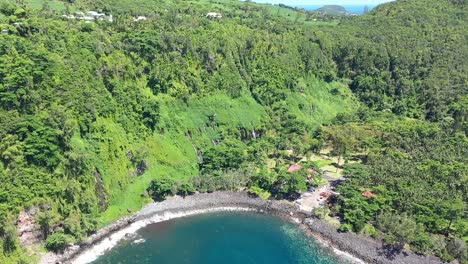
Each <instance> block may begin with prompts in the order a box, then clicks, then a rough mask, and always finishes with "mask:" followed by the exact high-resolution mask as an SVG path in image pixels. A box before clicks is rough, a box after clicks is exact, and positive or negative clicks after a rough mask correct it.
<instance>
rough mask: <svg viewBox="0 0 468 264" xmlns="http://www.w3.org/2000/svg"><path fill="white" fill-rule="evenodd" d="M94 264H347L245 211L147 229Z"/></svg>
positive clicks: (297, 233) (288, 228)
mask: <svg viewBox="0 0 468 264" xmlns="http://www.w3.org/2000/svg"><path fill="white" fill-rule="evenodd" d="M93 263H94V264H101V263H112V264H115V263H121V264H127V263H155V264H157V263H161V264H166V263H170V264H173V263H174V264H178V263H190V264H220V263H223V264H254V263H255V264H259V263H268V264H276V263H277V264H295V263H297V264H306V263H307V264H309V263H310V264H312V263H314V264H315V263H316V264H341V263H347V262H345V261H344V260H342V259H339V258H338V257H337V256H335V255H334V254H333V251H332V249H330V248H326V247H324V246H322V245H321V244H319V243H318V242H317V241H315V240H314V239H312V238H310V237H308V236H306V235H305V233H304V232H303V231H301V230H299V229H298V228H297V226H295V225H293V224H291V223H288V222H285V221H283V220H281V219H279V218H277V217H272V216H268V215H263V214H256V213H246V212H222V213H209V214H202V215H196V216H190V217H185V218H178V219H173V220H170V221H166V222H161V223H156V224H152V225H149V226H147V227H145V228H143V229H140V230H139V231H138V234H137V236H136V238H134V239H132V240H130V241H124V242H122V243H120V244H119V245H118V246H117V247H115V248H113V249H112V250H111V251H109V252H107V253H106V254H105V255H103V256H101V257H99V258H98V259H97V260H96V261H94V262H93Z"/></svg>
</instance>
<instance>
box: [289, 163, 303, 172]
mask: <svg viewBox="0 0 468 264" xmlns="http://www.w3.org/2000/svg"><path fill="white" fill-rule="evenodd" d="M300 169H302V167H301V165H299V164H294V165H291V166H290V167H289V169H288V172H294V171H297V170H300Z"/></svg>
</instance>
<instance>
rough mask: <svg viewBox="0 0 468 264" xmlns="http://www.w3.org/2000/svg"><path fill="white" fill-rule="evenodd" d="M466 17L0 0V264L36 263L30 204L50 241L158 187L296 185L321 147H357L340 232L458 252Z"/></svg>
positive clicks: (462, 241)
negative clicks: (20, 225)
mask: <svg viewBox="0 0 468 264" xmlns="http://www.w3.org/2000/svg"><path fill="white" fill-rule="evenodd" d="M38 2H40V3H38ZM277 10H280V11H281V12H280V11H277ZM88 11H98V12H102V13H104V14H105V15H106V17H108V18H110V15H112V21H109V20H110V19H99V18H98V17H96V18H94V17H93V18H92V19H91V20H87V19H85V18H84V17H88V16H87V15H86V13H87V12H88ZM77 12H84V13H85V14H84V15H82V14H81V13H77ZM210 12H212V13H216V14H219V15H220V16H217V15H216V16H214V15H213V16H209V15H207V14H208V13H210ZM291 12H292V13H291ZM466 13H467V6H466V3H465V1H453V0H452V1H450V0H442V1H431V0H414V1H410V0H407V1H397V2H395V3H389V4H385V5H382V6H379V7H377V8H375V9H374V10H372V11H371V12H369V13H367V14H366V15H364V16H356V17H353V18H343V19H342V20H340V23H339V24H338V25H337V24H336V23H334V22H323V21H315V22H314V21H304V20H302V19H301V16H303V14H302V13H297V14H295V13H294V11H292V10H282V9H278V7H272V6H263V5H258V4H254V3H249V2H238V1H150V0H138V1H117V0H107V1H84V0H77V1H74V2H72V3H68V2H67V3H64V2H60V1H58V0H54V1H44V2H42V1H18V2H13V1H11V2H10V1H3V2H2V3H0V30H1V34H0V139H1V140H0V161H1V162H0V219H1V220H0V223H4V224H2V225H1V226H0V241H1V242H0V244H1V245H2V247H1V248H0V262H2V263H10V262H11V263H17V262H18V261H23V262H28V261H32V259H31V257H28V255H29V253H28V252H27V250H30V249H25V247H23V246H20V243H19V242H18V237H17V233H18V231H17V222H18V221H17V219H18V215H19V214H20V212H25V211H28V210H25V209H29V211H31V208H32V209H33V210H32V211H34V213H31V215H32V220H33V221H35V222H36V223H37V224H38V226H39V227H40V229H39V231H40V232H41V236H42V239H44V240H45V241H47V242H46V243H45V245H46V247H47V248H48V249H50V250H60V249H61V248H63V246H64V245H65V244H67V243H72V242H76V241H80V240H81V239H83V238H84V237H86V236H87V235H89V234H91V233H92V232H94V231H95V230H96V228H98V227H100V226H102V225H104V224H107V223H109V222H111V221H113V220H116V219H117V218H119V217H120V216H122V215H125V214H128V213H129V212H131V211H133V210H137V209H138V208H139V207H140V206H141V205H142V204H144V203H146V202H148V201H150V200H151V198H152V197H153V198H156V199H158V198H163V197H164V196H165V195H170V194H175V193H178V194H182V195H186V194H190V193H192V192H194V191H196V190H197V191H213V190H216V189H232V190H234V189H238V188H240V187H244V186H247V187H249V188H251V189H252V188H253V189H254V190H256V192H258V193H268V195H269V194H272V195H273V196H275V197H279V198H288V197H291V196H294V194H295V193H296V192H297V191H300V190H303V189H305V188H306V182H305V179H304V177H303V175H302V174H301V173H302V172H300V173H288V172H287V171H286V169H287V167H288V166H289V164H292V163H295V162H298V161H299V160H301V159H302V158H303V157H304V156H307V155H308V154H310V153H313V152H319V151H320V150H321V149H323V148H327V147H328V148H331V149H332V152H333V153H334V154H335V155H339V156H342V157H344V159H345V160H346V161H348V160H350V159H351V158H355V157H359V160H360V162H359V163H357V164H355V163H347V164H345V165H344V170H345V176H346V180H345V181H344V182H343V183H342V184H341V185H340V187H339V192H340V194H341V197H339V198H338V199H337V200H336V201H331V204H330V205H331V208H332V210H331V211H330V212H329V214H330V215H338V216H341V217H342V219H343V223H342V226H341V230H343V231H345V230H352V231H355V232H364V233H367V234H369V235H372V236H380V237H383V238H385V240H386V241H388V243H391V244H394V245H398V246H403V245H405V244H408V245H410V247H411V248H412V249H413V250H415V251H418V252H421V253H424V254H434V255H437V256H439V257H442V258H443V259H445V260H452V259H454V258H457V259H459V260H460V261H462V262H466V259H467V249H466V239H467V237H468V222H467V221H466V204H467V193H468V190H467V188H468V187H467V186H468V184H467V181H468V176H467V175H468V174H467V172H468V167H467V166H468V165H467V149H468V141H467V138H466V132H467V128H468V127H467V123H466V122H467V121H466V115H467V113H466V109H467V103H468V97H467V83H468V80H467V76H468V63H467V62H468V47H467V44H466V43H467V42H466V38H467V35H466V27H467V25H468V23H467V17H466ZM71 14H73V15H74V16H73V18H72V17H71V16H68V15H71ZM291 14H292V15H291ZM63 15H67V17H63ZM315 165H316V164H311V166H315ZM317 184H318V183H317ZM366 191H367V192H370V193H371V194H372V195H367V196H363V195H362V193H363V192H366ZM268 195H267V196H268ZM20 235H21V232H20Z"/></svg>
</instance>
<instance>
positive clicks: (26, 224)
mask: <svg viewBox="0 0 468 264" xmlns="http://www.w3.org/2000/svg"><path fill="white" fill-rule="evenodd" d="M38 212H39V208H37V207H34V206H33V207H29V208H26V209H24V210H23V211H21V212H20V213H19V215H18V220H17V221H16V225H17V230H18V236H19V240H20V243H21V245H23V246H28V245H32V244H35V243H38V242H39V241H40V240H41V239H42V233H41V230H40V227H39V225H38V224H37V223H36V214H37V213H38Z"/></svg>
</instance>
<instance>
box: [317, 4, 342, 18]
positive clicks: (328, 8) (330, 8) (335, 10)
mask: <svg viewBox="0 0 468 264" xmlns="http://www.w3.org/2000/svg"><path fill="white" fill-rule="evenodd" d="M315 12H321V13H323V14H328V15H333V16H345V15H348V14H349V13H348V11H346V8H344V7H342V6H339V5H324V6H322V7H320V8H318V9H316V10H315Z"/></svg>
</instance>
